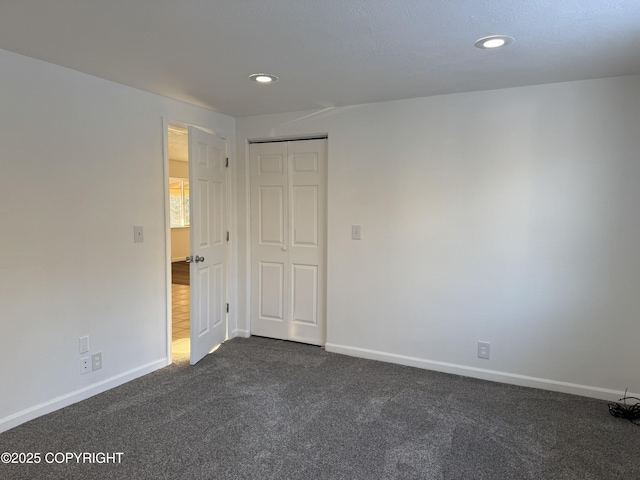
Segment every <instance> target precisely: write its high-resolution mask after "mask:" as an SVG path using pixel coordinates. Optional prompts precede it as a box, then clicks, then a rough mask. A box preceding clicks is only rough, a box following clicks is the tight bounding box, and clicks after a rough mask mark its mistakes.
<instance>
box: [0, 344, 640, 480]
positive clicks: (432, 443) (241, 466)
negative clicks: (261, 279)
mask: <svg viewBox="0 0 640 480" xmlns="http://www.w3.org/2000/svg"><path fill="white" fill-rule="evenodd" d="M639 447H640V427H638V426H635V425H633V424H631V423H630V422H629V421H626V420H621V419H616V418H613V417H611V416H610V415H609V413H608V411H607V405H606V402H602V401H598V400H592V399H587V398H582V397H576V396H572V395H564V394H559V393H553V392H546V391H542V390H535V389H528V388H520V387H514V386H509V385H503V384H499V383H492V382H485V381H480V380H474V379H469V378H464V377H458V376H453V375H446V374H440V373H435V372H430V371H426V370H420V369H416V368H410V367H402V366H397V365H391V364H386V363H381V362H374V361H369V360H360V359H355V358H350V357H346V356H342V355H337V354H332V353H327V352H325V351H324V350H322V349H320V348H318V347H312V346H306V345H299V344H295V343H289V342H282V341H278V340H269V339H263V338H256V337H253V338H250V339H234V340H231V341H229V342H227V343H225V344H224V345H222V346H221V347H220V349H219V350H218V351H217V352H215V353H214V354H212V355H209V356H208V357H207V358H205V359H204V360H203V361H202V362H201V363H200V364H198V365H196V366H194V367H190V366H189V365H187V364H186V363H180V364H174V365H172V366H170V367H167V368H165V369H162V370H160V371H158V372H155V373H153V374H150V375H147V376H145V377H144V378H141V379H138V380H136V381H133V382H130V383H128V384H126V385H123V386H121V387H119V388H116V389H113V390H110V391H108V392H106V393H103V394H101V395H98V396H95V397H93V398H91V399H89V400H86V401H84V402H81V403H79V404H76V405H72V406H70V407H68V408H65V409H63V410H60V411H58V412H55V413H52V414H50V415H46V416H44V417H41V418H38V419H36V420H34V421H31V422H28V423H26V424H24V425H21V426H20V427H18V428H15V429H13V430H10V431H8V432H5V433H3V434H0V452H5V451H6V452H40V453H42V455H44V454H45V453H46V452H124V454H123V457H122V463H120V464H82V463H81V464H78V463H76V462H75V461H71V462H70V463H69V464H62V465H58V464H45V462H44V461H42V463H41V464H39V465H6V464H0V478H2V479H18V478H20V479H22V478H24V479H44V478H56V479H57V478H69V479H75V478H77V479H89V478H90V479H102V478H105V479H162V478H167V479H178V478H185V479H200V478H207V479H232V478H246V479H249V478H250V479H314V478H322V479H350V480H351V479H363V480H373V479H379V478H389V479H392V478H407V479H408V478H413V479H491V480H498V479H535V480H541V479H553V480H563V479H580V480H603V479H622V478H626V479H636V478H640V448H639Z"/></svg>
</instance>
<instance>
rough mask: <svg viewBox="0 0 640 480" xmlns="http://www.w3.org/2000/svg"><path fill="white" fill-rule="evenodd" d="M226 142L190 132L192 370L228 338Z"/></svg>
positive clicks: (200, 131) (200, 132)
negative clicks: (194, 365)
mask: <svg viewBox="0 0 640 480" xmlns="http://www.w3.org/2000/svg"><path fill="white" fill-rule="evenodd" d="M226 158H227V156H226V142H225V140H224V139H222V138H220V137H216V136H215V135H211V134H210V133H206V132H203V131H202V130H198V129H197V128H193V127H189V188H190V202H189V203H190V218H191V238H190V241H191V256H190V257H189V259H188V260H190V261H191V267H190V280H191V365H193V364H195V363H197V362H198V361H199V360H201V359H202V358H203V357H204V356H205V355H207V354H208V353H209V352H211V350H213V348H214V347H215V346H216V345H219V344H220V343H222V342H224V341H225V340H226V338H227V321H226V319H227V300H226V298H227V284H226V282H227V243H226V240H227V239H226V236H227V230H226V198H227V193H226Z"/></svg>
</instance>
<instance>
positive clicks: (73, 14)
mask: <svg viewBox="0 0 640 480" xmlns="http://www.w3.org/2000/svg"><path fill="white" fill-rule="evenodd" d="M492 34H506V35H510V36H512V37H514V38H515V42H514V43H513V44H512V45H510V46H509V47H506V48H504V49H500V50H491V51H489V50H479V49H477V48H474V47H473V43H474V41H475V40H477V39H478V38H480V37H484V36H487V35H492ZM0 48H2V49H5V50H10V51H14V52H17V53H21V54H23V55H27V56H31V57H35V58H39V59H42V60H46V61H48V62H52V63H56V64H59V65H63V66H66V67H69V68H72V69H75V70H79V71H81V72H85V73H89V74H92V75H96V76H98V77H103V78H106V79H109V80H113V81H116V82H119V83H123V84H126V85H130V86H133V87H137V88H140V89H143V90H147V91H150V92H154V93H157V94H160V95H164V96H167V97H171V98H176V99H179V100H184V101H186V102H189V103H193V104H196V105H201V106H206V107H209V108H213V109H215V110H217V111H220V112H223V113H226V114H229V115H232V116H236V117H239V116H246V115H255V114H262V113H275V112H284V111H296V110H307V109H314V108H326V107H331V106H343V105H352V104H358V103H369V102H378V101H384V100H397V99H402V98H412V97H421V96H429V95H437V94H444V93H455V92H463V91H473V90H484V89H494V88H505V87H513V86H521V85H532V84H540V83H550V82H560V81H568V80H579V79H588V78H599V77H608V76H617V75H628V74H638V73H640V1H639V0H617V1H614V0H531V1H529V0H527V1H525V0H215V1H214V0H108V1H106V0H104V1H97V0H92V1H89V0H55V1H52V0H2V1H1V2H0ZM255 72H268V73H273V74H275V75H278V76H279V77H280V81H279V82H278V83H275V84H273V85H266V86H265V85H259V84H256V83H254V82H250V81H249V80H248V79H247V77H248V75H249V74H251V73H255Z"/></svg>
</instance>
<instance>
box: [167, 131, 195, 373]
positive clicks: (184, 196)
mask: <svg viewBox="0 0 640 480" xmlns="http://www.w3.org/2000/svg"><path fill="white" fill-rule="evenodd" d="M167 146H168V149H167V150H168V157H169V158H168V159H169V205H168V208H169V220H170V227H171V238H170V242H171V246H170V248H171V299H172V302H171V305H172V308H171V357H172V360H173V361H178V360H188V359H189V355H190V352H191V341H190V328H191V325H190V320H189V319H190V315H191V291H190V289H191V286H190V276H189V264H188V263H187V262H186V260H185V259H186V257H188V256H189V251H190V239H191V222H190V218H189V213H190V208H189V199H190V186H189V132H188V130H187V129H186V128H184V127H179V126H175V125H169V126H168V127H167Z"/></svg>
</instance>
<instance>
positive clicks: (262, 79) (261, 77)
mask: <svg viewBox="0 0 640 480" xmlns="http://www.w3.org/2000/svg"><path fill="white" fill-rule="evenodd" d="M249 78H250V79H251V80H253V81H254V82H258V83H273V82H277V81H278V77H276V76H275V75H271V74H269V73H254V74H253V75H249Z"/></svg>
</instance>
